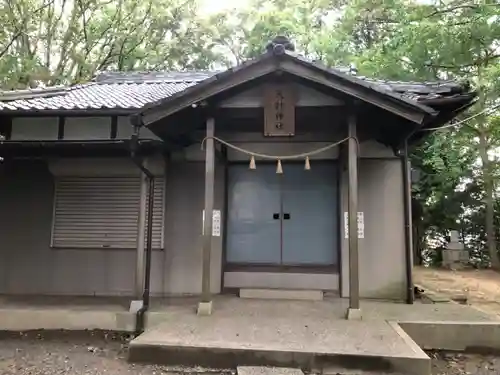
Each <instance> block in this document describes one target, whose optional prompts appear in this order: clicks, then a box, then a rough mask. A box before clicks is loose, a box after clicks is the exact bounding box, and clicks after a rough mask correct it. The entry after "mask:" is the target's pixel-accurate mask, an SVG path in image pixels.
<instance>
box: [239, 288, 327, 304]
mask: <svg viewBox="0 0 500 375" xmlns="http://www.w3.org/2000/svg"><path fill="white" fill-rule="evenodd" d="M323 295H324V292H323V291H322V290H307V289H259V288H241V289H240V298H257V299H274V300H276V299H289V300H303V301H322V300H323Z"/></svg>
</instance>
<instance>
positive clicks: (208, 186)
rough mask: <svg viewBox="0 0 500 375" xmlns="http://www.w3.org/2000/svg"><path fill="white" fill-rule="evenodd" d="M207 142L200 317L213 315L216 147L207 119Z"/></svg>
mask: <svg viewBox="0 0 500 375" xmlns="http://www.w3.org/2000/svg"><path fill="white" fill-rule="evenodd" d="M206 127H207V131H206V136H207V139H206V140H205V211H204V212H205V214H204V215H205V219H204V221H203V250H202V252H203V264H202V274H201V279H202V285H201V293H202V296H201V302H200V303H199V305H198V314H199V315H210V314H211V313H212V295H211V293H210V257H211V253H212V214H213V209H214V185H215V145H214V139H213V136H214V128H215V124H214V119H213V118H208V119H207V125H206Z"/></svg>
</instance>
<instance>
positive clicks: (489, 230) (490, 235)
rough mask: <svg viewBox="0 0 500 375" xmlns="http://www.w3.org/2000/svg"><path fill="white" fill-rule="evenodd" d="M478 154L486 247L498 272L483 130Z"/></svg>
mask: <svg viewBox="0 0 500 375" xmlns="http://www.w3.org/2000/svg"><path fill="white" fill-rule="evenodd" d="M479 154H480V156H481V162H482V172H483V180H484V203H485V206H486V246H487V248H488V253H489V255H490V261H491V267H492V268H494V269H496V270H500V258H499V257H498V252H497V245H496V238H495V208H494V199H493V179H492V175H491V168H490V167H491V163H490V160H489V159H488V140H487V137H486V133H485V131H484V130H481V131H479Z"/></svg>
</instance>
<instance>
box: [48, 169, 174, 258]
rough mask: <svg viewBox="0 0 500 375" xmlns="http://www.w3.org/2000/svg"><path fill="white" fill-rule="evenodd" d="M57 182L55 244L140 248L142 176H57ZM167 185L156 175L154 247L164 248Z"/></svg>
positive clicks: (56, 245) (54, 222)
mask: <svg viewBox="0 0 500 375" xmlns="http://www.w3.org/2000/svg"><path fill="white" fill-rule="evenodd" d="M55 185H56V186H55V202H54V217H53V228H52V242H51V245H52V247H57V248H115V249H134V248H136V247H137V224H138V216H139V202H140V190H141V186H140V185H141V179H140V177H138V176H135V177H130V176H128V177H58V178H56V181H55ZM164 186H165V181H164V179H163V178H161V177H158V178H155V197H154V208H153V248H154V249H162V248H163V228H164V222H163V215H164ZM146 229H147V226H146Z"/></svg>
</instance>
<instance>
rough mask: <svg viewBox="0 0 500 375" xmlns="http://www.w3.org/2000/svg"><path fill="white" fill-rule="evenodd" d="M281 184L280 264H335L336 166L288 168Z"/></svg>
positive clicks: (298, 165)
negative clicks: (308, 168)
mask: <svg viewBox="0 0 500 375" xmlns="http://www.w3.org/2000/svg"><path fill="white" fill-rule="evenodd" d="M282 176H283V177H282V178H283V184H282V198H281V199H282V212H283V224H282V225H283V227H282V228H283V229H282V264H288V265H295V264H296V265H306V264H307V265H333V264H336V263H337V258H338V256H337V243H338V237H337V236H338V225H337V222H338V207H337V183H336V179H337V172H336V168H335V164H333V163H327V162H316V163H314V162H313V163H312V168H311V170H309V171H305V170H304V166H303V165H302V164H289V165H287V166H286V169H285V170H284V174H283V175H282Z"/></svg>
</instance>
